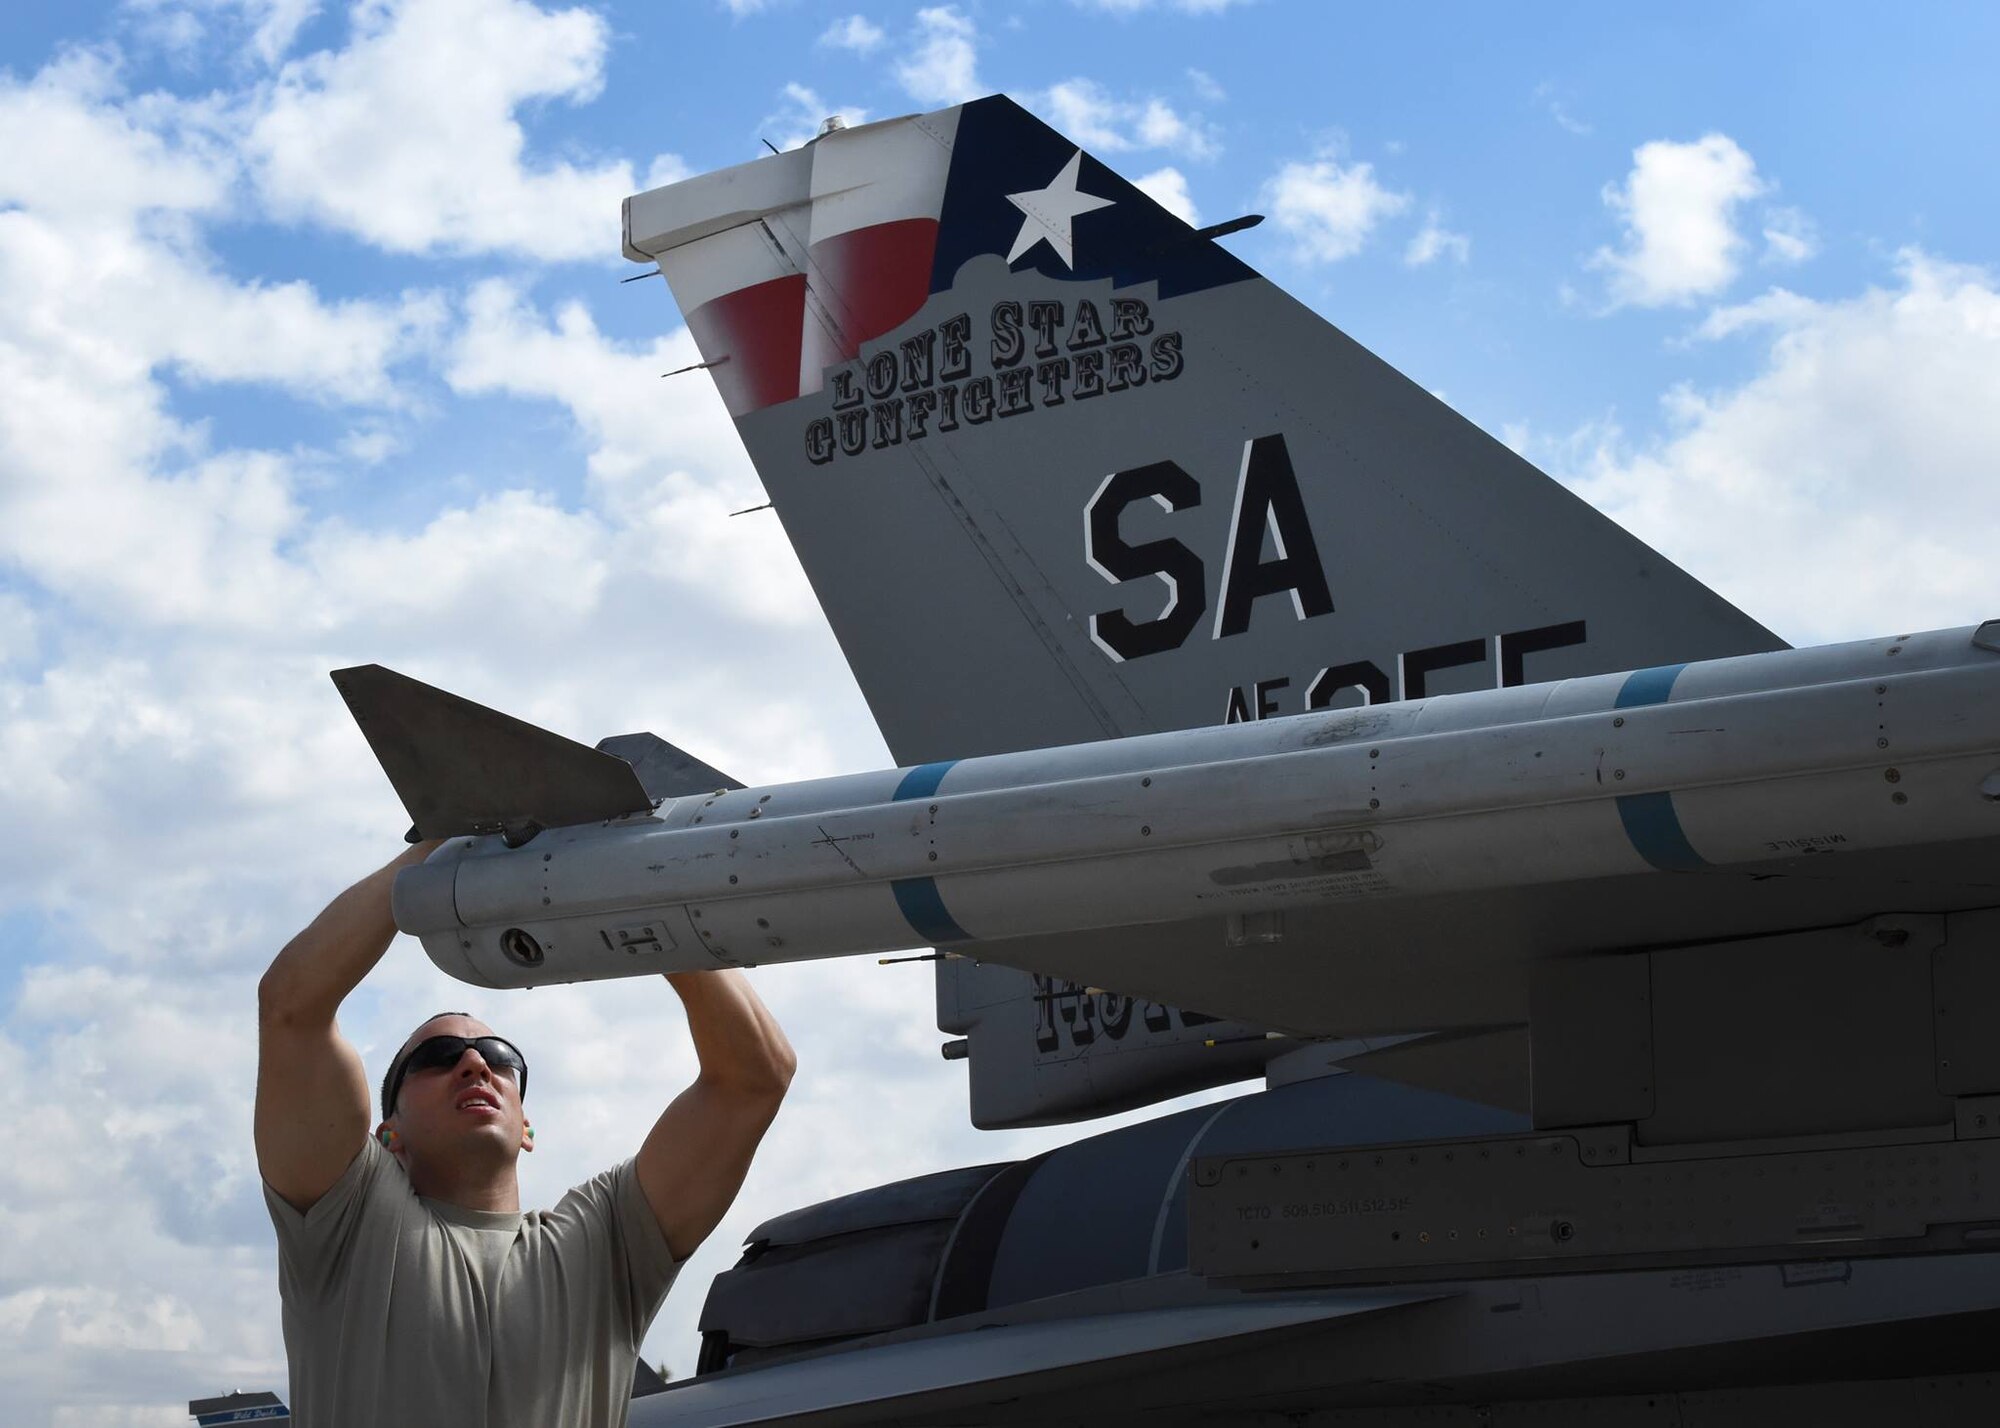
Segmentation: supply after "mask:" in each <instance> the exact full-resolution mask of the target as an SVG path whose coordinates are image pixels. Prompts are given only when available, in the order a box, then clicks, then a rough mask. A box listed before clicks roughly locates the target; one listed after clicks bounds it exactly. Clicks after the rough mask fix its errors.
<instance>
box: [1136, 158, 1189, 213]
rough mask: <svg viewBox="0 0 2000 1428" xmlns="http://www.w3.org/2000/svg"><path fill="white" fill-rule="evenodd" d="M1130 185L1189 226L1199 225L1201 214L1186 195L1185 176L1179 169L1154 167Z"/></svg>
mask: <svg viewBox="0 0 2000 1428" xmlns="http://www.w3.org/2000/svg"><path fill="white" fill-rule="evenodd" d="M1132 186H1133V187H1134V188H1136V189H1138V190H1139V192H1141V193H1143V194H1145V195H1146V197H1148V198H1150V199H1152V200H1153V202H1155V203H1157V204H1159V205H1160V207H1162V208H1164V209H1166V210H1167V212H1169V213H1171V214H1173V215H1174V217H1176V218H1178V219H1180V220H1181V222H1183V223H1185V224H1187V225H1188V226H1189V227H1190V228H1199V227H1200V226H1201V215H1200V214H1199V213H1197V212H1196V211H1195V206H1194V200H1193V199H1192V198H1190V197H1188V185H1187V176H1186V175H1185V174H1183V173H1182V172H1181V171H1180V170H1179V169H1176V168H1164V169H1155V170H1153V172H1151V173H1149V174H1147V175H1145V176H1144V177H1143V178H1136V179H1134V180H1132Z"/></svg>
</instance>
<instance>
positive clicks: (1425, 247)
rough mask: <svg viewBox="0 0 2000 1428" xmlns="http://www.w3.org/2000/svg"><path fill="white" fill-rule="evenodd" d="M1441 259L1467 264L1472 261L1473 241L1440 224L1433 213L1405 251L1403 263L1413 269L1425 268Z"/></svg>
mask: <svg viewBox="0 0 2000 1428" xmlns="http://www.w3.org/2000/svg"><path fill="white" fill-rule="evenodd" d="M1439 258H1450V259H1451V260H1452V261H1453V262H1454V263H1466V262H1470V261H1471V259H1472V240H1471V239H1470V238H1468V237H1467V236H1466V235H1465V234H1463V233H1454V232H1452V231H1451V230H1450V229H1448V228H1445V227H1443V226H1442V225H1441V224H1440V223H1439V222H1438V216H1437V214H1435V213H1433V214H1432V215H1431V216H1430V217H1429V218H1427V219H1425V220H1424V226H1423V227H1422V228H1420V229H1418V230H1417V234H1416V236H1415V237H1414V238H1412V239H1410V243H1409V246H1408V247H1407V248H1405V249H1403V262H1404V263H1405V264H1406V265H1407V266H1409V267H1412V268H1421V267H1425V266H1427V265H1429V264H1431V263H1435V262H1436V261H1437V260H1438V259H1439Z"/></svg>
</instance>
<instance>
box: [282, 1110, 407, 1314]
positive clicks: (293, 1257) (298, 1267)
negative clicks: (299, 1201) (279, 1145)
mask: <svg viewBox="0 0 2000 1428" xmlns="http://www.w3.org/2000/svg"><path fill="white" fill-rule="evenodd" d="M398 1169H399V1167H397V1165H396V1162H395V1160H394V1158H393V1157H391V1156H390V1154H389V1152H388V1151H386V1150H384V1149H383V1148H382V1147H381V1145H380V1144H379V1143H378V1142H377V1141H376V1140H375V1138H374V1137H373V1136H368V1137H366V1138H365V1139H364V1140H363V1141H362V1142H361V1149H360V1150H359V1151H357V1152H355V1156H354V1159H353V1160H352V1161H350V1162H348V1166H347V1169H346V1170H344V1171H342V1172H341V1176H340V1179H338V1180H336V1181H334V1182H333V1185H332V1186H331V1187H330V1188H329V1189H328V1190H327V1192H326V1193H325V1194H324V1195H322V1196H320V1197H319V1199H317V1200H315V1201H313V1203H312V1207H311V1208H310V1209H308V1210H306V1211H304V1212H303V1213H301V1212H300V1211H298V1210H296V1209H294V1208H293V1207H292V1206H291V1205H289V1204H287V1203H286V1202H285V1199H284V1197H283V1196H281V1195H279V1194H278V1192H277V1191H275V1190H273V1189H272V1188H271V1187H270V1186H269V1185H266V1186H265V1187H264V1208H265V1209H267V1210H268V1211H270V1214H271V1224H272V1226H273V1227H274V1228H275V1229H276V1230H277V1232H278V1265H279V1272H280V1274H281V1275H284V1276H288V1277H289V1278H290V1279H291V1280H292V1283H293V1285H294V1287H295V1288H296V1290H297V1291H298V1292H299V1293H302V1294H304V1295H307V1296H309V1297H311V1298H315V1299H317V1298H319V1297H321V1296H322V1295H323V1294H324V1293H325V1292H326V1290H327V1288H328V1286H329V1285H331V1284H332V1283H333V1282H334V1281H335V1279H336V1278H337V1277H338V1274H339V1271H340V1268H341V1265H342V1263H343V1262H344V1260H345V1259H346V1256H347V1253H348V1249H349V1247H350V1246H351V1245H352V1244H353V1242H354V1235H355V1231H356V1229H357V1228H358V1227H359V1226H360V1224H361V1223H362V1221H363V1220H364V1219H365V1218H366V1217H367V1211H368V1209H369V1207H370V1205H371V1204H372V1203H373V1202H375V1201H377V1200H379V1199H380V1198H381V1197H382V1196H383V1195H384V1194H385V1193H388V1192H391V1191H393V1190H394V1189H395V1188H396V1186H395V1183H394V1182H395V1180H396V1179H397V1178H399V1177H398V1175H397V1174H396V1172H397V1171H398Z"/></svg>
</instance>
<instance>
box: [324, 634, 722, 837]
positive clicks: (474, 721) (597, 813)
mask: <svg viewBox="0 0 2000 1428" xmlns="http://www.w3.org/2000/svg"><path fill="white" fill-rule="evenodd" d="M332 678H333V683H334V687H335V688H336V689H338V690H339V691H340V697H341V698H342V699H344V700H346V701H347V708H348V711H349V712H350V713H352V714H353V715H354V722H355V723H357V724H359V725H360V726H361V733H362V736H363V737H364V738H366V739H367V740H368V747H369V748H371V749H373V750H374V751H375V758H376V761H377V762H379V763H380V764H381V765H382V772H384V773H386V774H387V775H388V776H389V782H390V783H391V784H392V785H393V786H394V787H395V790H396V796H397V797H398V798H400V799H402V800H403V807H404V808H405V809H407V810H408V811H409V814H410V819H411V821H412V822H413V823H414V824H415V825H416V827H415V829H414V830H413V831H414V832H415V833H416V834H417V835H418V836H419V837H421V838H450V837H455V836H457V835H460V834H474V833H503V834H506V835H507V836H508V837H509V839H510V841H517V842H525V841H527V839H528V838H530V837H533V836H534V831H535V830H538V829H541V828H560V827H563V826H564V825H566V824H572V823H594V822H596V821H598V820H599V819H603V818H616V817H618V816H619V815H621V814H626V813H643V812H645V811H647V810H649V809H651V808H652V807H653V800H652V798H651V797H649V796H648V793H647V789H646V785H645V783H644V781H643V779H642V778H641V775H640V774H639V772H638V771H637V770H636V769H635V768H634V767H633V765H632V764H631V763H629V762H627V761H626V760H625V759H623V758H619V757H617V756H616V755H615V754H611V753H606V752H601V751H599V750H597V749H593V748H590V747H588V746H587V745H584V744H579V743H577V742H575V741H574V740H572V739H565V738H564V737H562V735H560V734H552V733H550V732H549V731H548V730H546V729H539V728H537V727H535V726H534V725H533V724H529V723H526V722H525V721H523V720H520V719H516V718H513V717H512V716H511V715H507V714H502V713H500V712H499V711H498V710H496V709H488V708H487V707H486V706H485V705H483V704H475V703H473V702H472V701H471V700H469V699H461V698H459V697H458V696H457V695H456V694H449V693H447V692H446V691H444V690H442V689H437V688H434V687H433V686H431V685H428V684H424V683H422V682H421V681H419V680H415V679H411V678H410V677H409V676H408V675H403V674H398V673H396V671H394V670H392V669H386V668H384V667H383V666H381V665H379V664H364V665H356V666H354V667H353V668H351V669H337V670H334V671H333V674H332ZM667 747H669V748H671V746H670V745H669V746H667ZM683 757H685V756H683ZM691 762H692V761H691ZM702 767H703V768H706V765H703V766H702ZM709 771H710V772H711V773H712V772H713V770H709ZM712 786H713V785H711V787H712Z"/></svg>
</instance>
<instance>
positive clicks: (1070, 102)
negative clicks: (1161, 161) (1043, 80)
mask: <svg viewBox="0 0 2000 1428" xmlns="http://www.w3.org/2000/svg"><path fill="white" fill-rule="evenodd" d="M1024 102H1025V103H1026V104H1027V106H1028V107H1029V108H1030V109H1033V110H1035V111H1036V112H1037V113H1039V114H1041V115H1042V117H1043V118H1045V119H1047V120H1048V121H1049V123H1050V124H1052V125H1054V126H1055V127H1056V128H1057V129H1059V130H1061V131H1062V132H1063V133H1064V134H1067V135H1068V136H1069V137H1070V138H1071V139H1073V140H1075V141H1076V142H1077V143H1078V144H1080V145H1081V146H1083V147H1084V148H1086V149H1090V150H1093V151H1095V152H1097V153H1106V154H1111V153H1123V152H1127V151H1129V150H1134V149H1165V150H1168V151H1169V152H1171V153H1176V154H1180V155H1182V156H1183V157H1186V158H1190V159H1212V158H1214V157H1215V156H1216V155H1217V154H1219V153H1220V152H1221V151H1222V144H1221V141H1220V140H1219V139H1218V138H1217V137H1216V135H1215V133H1214V131H1213V130H1212V129H1210V128H1209V126H1208V125H1207V124H1205V123H1204V122H1203V121H1202V119H1201V118H1200V116H1198V115H1194V116H1190V115H1183V114H1181V113H1180V112H1179V111H1177V110H1176V109H1174V108H1173V106H1172V105H1170V104H1168V103H1167V102H1166V101H1165V100H1163V99H1157V98H1147V99H1140V100H1124V99H1117V98H1114V97H1113V96H1112V95H1111V94H1109V93H1108V92H1107V91H1106V90H1105V89H1104V87H1103V86H1102V85H1100V84H1097V83H1096V82H1095V81H1093V80H1088V79H1066V80H1063V81H1062V82H1061V83H1059V84H1054V85H1051V86H1050V87H1049V88H1048V89H1046V90H1042V91H1040V92H1038V93H1034V94H1029V95H1027V96H1025V97H1024Z"/></svg>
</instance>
